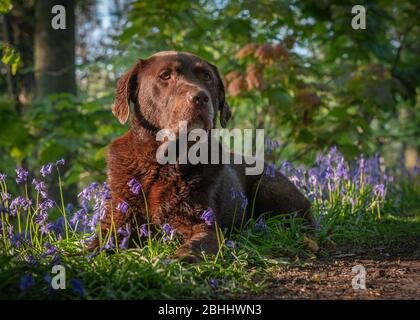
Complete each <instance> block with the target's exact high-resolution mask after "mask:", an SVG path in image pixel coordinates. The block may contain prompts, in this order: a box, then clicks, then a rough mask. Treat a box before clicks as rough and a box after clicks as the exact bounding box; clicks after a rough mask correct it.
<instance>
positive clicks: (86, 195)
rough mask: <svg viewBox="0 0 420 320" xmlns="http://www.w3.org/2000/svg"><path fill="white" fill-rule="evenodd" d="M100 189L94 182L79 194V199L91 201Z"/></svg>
mask: <svg viewBox="0 0 420 320" xmlns="http://www.w3.org/2000/svg"><path fill="white" fill-rule="evenodd" d="M98 187H99V185H98V183H97V182H92V183H91V184H90V185H88V186H87V187H86V188H84V189H83V190H82V191H81V192H80V193H79V195H78V197H79V198H82V199H85V200H88V201H90V200H92V198H93V196H94V194H95V193H96V192H97V191H98Z"/></svg>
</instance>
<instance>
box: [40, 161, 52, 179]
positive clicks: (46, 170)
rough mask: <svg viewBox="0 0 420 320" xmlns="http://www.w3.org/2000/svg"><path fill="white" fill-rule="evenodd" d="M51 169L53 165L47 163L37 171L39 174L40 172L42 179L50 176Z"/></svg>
mask: <svg viewBox="0 0 420 320" xmlns="http://www.w3.org/2000/svg"><path fill="white" fill-rule="evenodd" d="M53 168H54V164H53V163H51V162H50V163H47V164H46V165H43V166H42V167H41V170H39V172H41V175H42V176H43V177H46V176H48V175H50V174H51V172H52V169H53Z"/></svg>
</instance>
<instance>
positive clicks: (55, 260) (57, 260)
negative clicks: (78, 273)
mask: <svg viewBox="0 0 420 320" xmlns="http://www.w3.org/2000/svg"><path fill="white" fill-rule="evenodd" d="M58 264H61V258H60V255H59V254H58V253H56V254H54V255H53V257H52V259H51V261H50V266H56V265H58Z"/></svg>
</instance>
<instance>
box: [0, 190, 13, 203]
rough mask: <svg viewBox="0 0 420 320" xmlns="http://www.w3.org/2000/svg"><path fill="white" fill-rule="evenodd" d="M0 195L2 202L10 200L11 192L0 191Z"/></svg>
mask: <svg viewBox="0 0 420 320" xmlns="http://www.w3.org/2000/svg"><path fill="white" fill-rule="evenodd" d="M0 195H1V200H2V201H3V202H6V201H8V200H10V199H11V197H12V196H11V194H10V193H8V192H0Z"/></svg>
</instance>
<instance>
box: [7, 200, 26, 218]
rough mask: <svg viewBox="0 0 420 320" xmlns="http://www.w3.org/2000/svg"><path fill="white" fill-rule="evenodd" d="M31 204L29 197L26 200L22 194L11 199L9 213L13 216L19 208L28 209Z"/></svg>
mask: <svg viewBox="0 0 420 320" xmlns="http://www.w3.org/2000/svg"><path fill="white" fill-rule="evenodd" d="M31 204H32V201H30V200H29V199H28V200H26V199H25V198H24V197H22V196H18V197H16V198H15V199H13V201H12V202H11V204H10V206H9V209H10V215H11V216H15V215H16V213H17V211H18V210H19V209H25V210H28V208H29V206H30V205H31Z"/></svg>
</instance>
